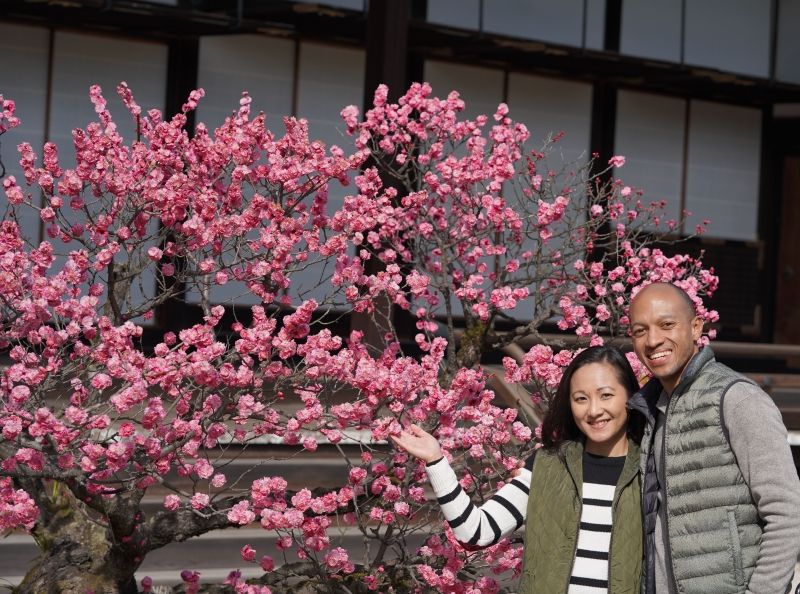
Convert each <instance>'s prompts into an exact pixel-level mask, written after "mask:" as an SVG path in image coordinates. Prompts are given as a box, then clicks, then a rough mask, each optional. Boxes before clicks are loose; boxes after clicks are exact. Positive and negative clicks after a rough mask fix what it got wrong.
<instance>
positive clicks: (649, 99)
mask: <svg viewBox="0 0 800 594" xmlns="http://www.w3.org/2000/svg"><path fill="white" fill-rule="evenodd" d="M685 111H686V101H684V100H683V99H676V98H674V97H663V96H659V95H653V94H649V93H637V92H634V91H624V90H621V91H619V93H618V94H617V129H616V134H615V140H614V144H615V147H614V152H615V153H617V154H619V155H625V158H626V162H625V166H624V167H623V168H622V169H620V170H619V172H618V173H617V175H619V176H620V177H621V178H622V179H623V180H625V183H626V184H628V185H630V186H634V187H637V188H641V189H643V190H644V191H645V194H644V199H645V201H646V202H651V201H658V200H662V199H663V200H667V209H666V210H665V211H664V212H665V215H666V216H667V218H672V219H677V218H678V217H679V216H680V210H681V209H680V205H681V179H682V175H683V174H682V172H683V145H684V121H685Z"/></svg>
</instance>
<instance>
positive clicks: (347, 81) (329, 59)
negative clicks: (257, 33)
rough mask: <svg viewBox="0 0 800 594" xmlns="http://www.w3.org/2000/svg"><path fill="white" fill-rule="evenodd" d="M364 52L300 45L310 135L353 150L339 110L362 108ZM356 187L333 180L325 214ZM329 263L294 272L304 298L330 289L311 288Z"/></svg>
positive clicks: (301, 92)
mask: <svg viewBox="0 0 800 594" xmlns="http://www.w3.org/2000/svg"><path fill="white" fill-rule="evenodd" d="M364 68H365V55H364V51H363V50H360V49H351V48H345V47H337V46H332V45H323V44H317V43H302V44H301V47H300V68H299V76H300V80H299V81H298V84H297V115H298V116H300V117H303V118H306V119H307V120H308V122H309V128H310V134H311V136H312V138H317V139H320V140H322V141H324V142H325V143H326V144H327V145H328V146H329V147H330V146H331V145H338V146H340V147H342V148H343V149H344V150H345V153H348V152H351V151H352V150H353V139H352V137H350V136H348V135H347V133H346V129H345V125H344V122H343V121H342V119H341V116H340V115H339V113H340V112H341V110H342V109H343V108H344V107H346V106H347V105H357V106H359V108H361V106H362V103H363V97H364ZM354 191H356V190H355V186H354V185H352V184H351V185H350V186H348V187H343V186H341V185H340V184H339V183H338V182H332V183H331V186H330V191H329V195H328V214H332V213H333V212H335V211H336V210H337V209H339V208H340V207H341V205H342V204H343V202H344V197H345V196H346V195H347V194H350V193H352V192H354ZM330 274H331V269H330V266H328V267H327V269H323V268H322V267H321V266H316V267H310V268H309V269H307V270H305V271H303V272H302V273H299V274H296V275H294V276H293V287H292V290H293V292H294V293H295V294H297V293H298V292H301V293H302V295H303V296H304V297H305V298H308V297H309V296H315V297H317V298H319V297H321V296H323V295H325V294H327V293H329V292H330V289H329V287H321V288H318V289H314V287H316V286H317V285H318V284H319V282H320V279H321V278H325V277H329V276H330ZM308 291H310V293H308Z"/></svg>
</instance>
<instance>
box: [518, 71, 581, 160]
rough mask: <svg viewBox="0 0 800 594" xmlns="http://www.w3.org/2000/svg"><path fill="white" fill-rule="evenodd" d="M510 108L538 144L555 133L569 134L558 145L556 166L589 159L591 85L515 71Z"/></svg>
mask: <svg viewBox="0 0 800 594" xmlns="http://www.w3.org/2000/svg"><path fill="white" fill-rule="evenodd" d="M508 107H509V110H510V113H509V115H510V116H511V117H512V118H513V119H515V120H518V121H520V122H523V123H525V125H526V126H528V129H529V130H530V132H531V140H530V142H531V143H532V146H534V147H540V146H541V145H542V143H543V141H544V140H545V139H546V138H547V136H548V135H550V134H551V133H552V134H554V135H555V134H558V133H559V132H564V133H565V135H564V137H563V138H562V139H561V140H560V141H559V142H558V143H557V144H556V154H554V155H553V159H552V160H553V164H554V165H555V164H557V163H558V162H559V161H563V162H572V161H577V160H580V161H581V162H585V161H586V159H587V157H588V154H589V135H590V130H591V125H592V121H591V120H592V117H591V113H592V86H591V85H590V84H587V83H581V82H572V81H568V80H562V79H556V78H547V77H543V76H532V75H527V74H517V73H511V74H510V75H509V80H508ZM561 155H563V158H562V156H561Z"/></svg>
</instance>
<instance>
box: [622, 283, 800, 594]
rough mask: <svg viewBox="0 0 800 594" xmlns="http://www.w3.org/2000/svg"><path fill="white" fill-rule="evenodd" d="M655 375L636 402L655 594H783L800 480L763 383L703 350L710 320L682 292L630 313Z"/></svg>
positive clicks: (644, 301)
mask: <svg viewBox="0 0 800 594" xmlns="http://www.w3.org/2000/svg"><path fill="white" fill-rule="evenodd" d="M629 313H630V328H631V338H632V340H633V348H634V351H635V352H636V355H637V356H638V358H639V360H640V361H642V363H643V364H644V365H645V366H646V367H647V368H648V369H649V370H650V372H651V373H652V374H653V379H652V380H651V381H650V382H648V384H647V385H646V386H645V387H644V388H643V389H642V390H641V391H640V392H639V393H637V394H636V395H635V396H634V397H633V398H632V399H631V403H630V405H629V406H631V408H634V409H636V410H639V411H640V412H642V413H644V414H645V416H646V417H647V419H648V423H647V429H646V431H645V436H644V438H643V440H642V459H641V471H642V477H643V480H642V485H643V496H642V506H643V509H644V525H645V570H644V571H645V576H644V580H643V591H644V592H645V594H728V593H731V594H734V593H735V594H745V593H746V594H783V593H784V592H788V591H789V588H790V587H791V579H792V573H793V570H794V566H795V563H796V562H797V556H798V553H799V552H800V481H798V477H797V472H796V470H795V467H794V463H793V461H792V455H791V452H790V449H789V445H788V442H787V439H786V428H785V427H784V425H783V421H782V419H781V415H780V412H779V411H778V409H777V407H776V406H775V404H774V403H773V402H772V399H771V398H769V396H767V394H765V393H764V392H763V391H762V390H761V389H760V388H759V387H758V386H757V385H755V384H754V383H753V382H752V381H750V380H748V379H747V378H745V377H744V376H742V375H740V374H738V373H736V372H734V371H732V370H731V369H729V368H728V367H726V366H724V365H722V364H720V363H717V362H716V361H715V359H714V353H713V351H712V350H711V348H709V347H705V348H702V349H700V348H698V346H697V343H698V339H699V338H700V336H701V334H702V329H703V322H702V320H701V319H700V318H699V317H697V316H696V315H695V309H694V304H693V303H692V300H691V298H690V297H689V296H688V295H687V294H686V293H685V292H683V291H682V290H681V289H679V288H678V287H676V286H674V285H671V284H667V283H654V284H651V285H648V286H647V287H645V288H644V289H642V290H641V291H640V292H639V293H638V294H637V295H636V297H634V299H633V301H632V303H631V308H630V312H629Z"/></svg>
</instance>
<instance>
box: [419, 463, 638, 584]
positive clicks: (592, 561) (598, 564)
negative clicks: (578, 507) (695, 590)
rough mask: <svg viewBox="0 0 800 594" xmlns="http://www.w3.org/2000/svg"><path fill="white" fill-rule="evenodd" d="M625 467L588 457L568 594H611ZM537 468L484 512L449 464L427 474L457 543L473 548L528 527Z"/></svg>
mask: <svg viewBox="0 0 800 594" xmlns="http://www.w3.org/2000/svg"><path fill="white" fill-rule="evenodd" d="M624 464H625V456H620V457H616V456H615V457H612V458H605V457H602V456H594V455H592V454H588V453H585V452H584V454H583V506H582V511H581V524H580V532H579V534H578V551H577V554H576V557H575V560H574V563H573V565H572V576H571V578H570V586H569V590H568V593H569V594H607V592H608V552H609V545H610V540H611V502H612V501H613V498H614V490H615V487H616V484H617V481H618V480H619V477H620V474H621V473H622V467H623V466H624ZM532 467H533V456H531V457H530V458H529V459H528V461H527V462H526V464H525V468H523V469H521V470H520V473H519V476H517V477H516V478H514V479H513V480H512V481H511V482H509V483H507V484H506V485H505V486H503V488H501V489H500V490H499V491H498V492H497V493H496V494H495V495H494V496H493V497H492V498H491V499H489V501H487V502H486V503H485V504H483V505H482V506H481V507H476V506H475V505H474V504H473V503H472V502H471V501H470V499H469V497H468V496H467V494H466V493H465V492H464V490H463V489H462V488H461V486H460V485H459V483H458V478H457V477H456V475H455V473H454V472H453V469H452V468H451V467H450V464H448V462H447V460H446V459H442V460H439V461H438V462H435V463H433V464H431V465H429V466H428V467H427V468H426V469H427V471H428V477H429V479H430V481H431V486H432V487H433V490H434V493H435V494H436V497H437V498H438V500H439V505H440V506H441V508H442V513H443V514H444V517H445V519H446V520H447V523H448V524H450V527H451V528H452V529H453V533H454V534H455V536H456V538H457V539H458V540H459V541H461V542H463V543H465V544H469V545H476V546H490V545H493V544H495V543H496V542H497V541H499V540H500V539H501V538H502V537H503V536H506V535H507V534H510V533H511V532H513V531H514V530H516V529H517V528H519V527H520V526H521V525H522V524H523V522H524V521H525V514H526V513H527V511H528V493H529V490H530V484H531V476H532V475H531V469H532Z"/></svg>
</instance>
